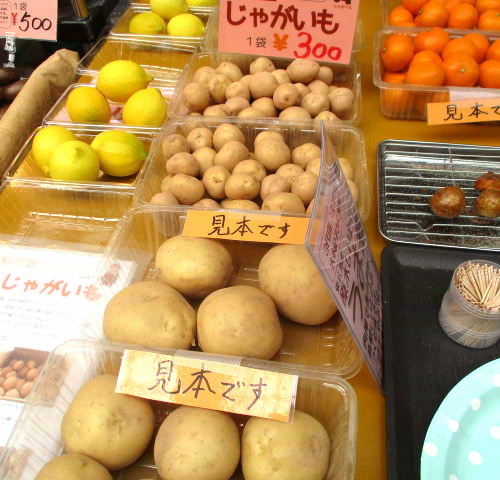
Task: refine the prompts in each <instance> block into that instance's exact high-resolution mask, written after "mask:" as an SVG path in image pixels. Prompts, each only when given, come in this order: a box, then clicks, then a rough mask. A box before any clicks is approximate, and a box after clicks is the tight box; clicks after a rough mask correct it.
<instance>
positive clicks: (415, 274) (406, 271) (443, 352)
mask: <svg viewBox="0 0 500 480" xmlns="http://www.w3.org/2000/svg"><path fill="white" fill-rule="evenodd" d="M472 259H484V260H490V261H493V262H496V263H500V254H499V253H493V252H485V251H470V250H468V251H465V250H464V251H460V250H455V249H448V248H435V247H416V246H401V245H390V246H388V247H387V248H386V249H385V250H384V252H383V254H382V288H383V297H384V312H383V315H384V368H385V393H386V413H387V471H388V480H402V479H404V480H420V454H421V451H422V445H423V442H424V438H425V434H426V433H427V428H428V427H429V424H430V422H431V420H432V417H433V416H434V413H435V412H436V410H437V408H438V407H439V405H440V404H441V402H442V401H443V399H444V397H445V396H446V394H447V393H448V392H449V391H450V390H451V389H452V388H453V387H454V386H455V385H456V384H457V382H458V381H459V380H461V379H462V378H463V377H464V376H466V375H467V374H469V373H470V372H472V371H473V370H475V369H476V368H478V367H479V366H481V365H483V364H484V363H487V362H489V361H491V360H494V359H496V358H499V357H500V342H498V343H497V344H496V345H494V346H492V347H490V348H487V349H484V350H473V349H469V348H466V347H462V346H461V345H458V344H456V343H455V342H453V341H452V340H450V339H449V338H448V337H447V336H446V335H445V333H444V332H443V331H442V330H441V327H440V326H439V321H438V313H439V308H440V306H441V300H442V299H443V295H444V293H445V292H446V290H447V289H448V287H449V284H450V280H451V276H452V274H453V271H454V269H455V268H456V267H457V266H458V265H459V264H460V263H462V262H464V261H466V260H472ZM443 480H444V479H443ZM478 480H479V479H478Z"/></svg>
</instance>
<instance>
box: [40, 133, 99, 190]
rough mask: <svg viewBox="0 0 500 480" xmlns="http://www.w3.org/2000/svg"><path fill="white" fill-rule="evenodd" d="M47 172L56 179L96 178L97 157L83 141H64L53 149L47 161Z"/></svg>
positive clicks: (97, 171) (97, 173) (97, 168)
mask: <svg viewBox="0 0 500 480" xmlns="http://www.w3.org/2000/svg"><path fill="white" fill-rule="evenodd" d="M49 174H50V176H51V177H52V178H55V179H57V180H72V181H80V182H82V181H94V180H97V178H98V177H99V157H98V155H97V153H96V152H95V151H94V150H92V148H90V145H88V144H86V143H85V142H81V141H80V140H72V141H70V142H65V143H63V144H61V145H59V146H58V147H57V148H56V149H55V150H54V152H53V154H52V157H51V158H50V162H49Z"/></svg>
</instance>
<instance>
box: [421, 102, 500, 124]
mask: <svg viewBox="0 0 500 480" xmlns="http://www.w3.org/2000/svg"><path fill="white" fill-rule="evenodd" d="M498 121H500V97H499V98H474V99H467V100H457V101H450V102H439V103H428V104H427V123H428V124H429V125H452V124H456V123H476V122H498Z"/></svg>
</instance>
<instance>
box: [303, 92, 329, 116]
mask: <svg viewBox="0 0 500 480" xmlns="http://www.w3.org/2000/svg"><path fill="white" fill-rule="evenodd" d="M300 106H301V107H302V108H304V109H305V110H307V111H308V112H309V114H310V115H311V117H315V116H316V115H319V114H320V113H321V112H324V111H325V110H328V107H329V103H328V97H327V96H326V95H324V94H322V93H312V92H311V93H308V94H307V95H306V96H305V97H304V98H303V99H302V101H301V102H300Z"/></svg>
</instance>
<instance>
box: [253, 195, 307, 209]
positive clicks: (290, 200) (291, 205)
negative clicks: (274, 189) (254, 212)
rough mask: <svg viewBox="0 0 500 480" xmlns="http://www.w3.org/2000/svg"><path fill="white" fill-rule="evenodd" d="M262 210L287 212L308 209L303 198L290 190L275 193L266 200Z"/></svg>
mask: <svg viewBox="0 0 500 480" xmlns="http://www.w3.org/2000/svg"><path fill="white" fill-rule="evenodd" d="M262 210H270V211H272V212H285V213H302V214H304V213H305V211H306V209H305V207H304V204H303V203H302V200H301V199H300V198H299V197H297V195H295V194H293V193H288V192H280V193H273V194H272V195H269V197H267V198H266V199H265V200H264V203H263V204H262Z"/></svg>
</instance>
